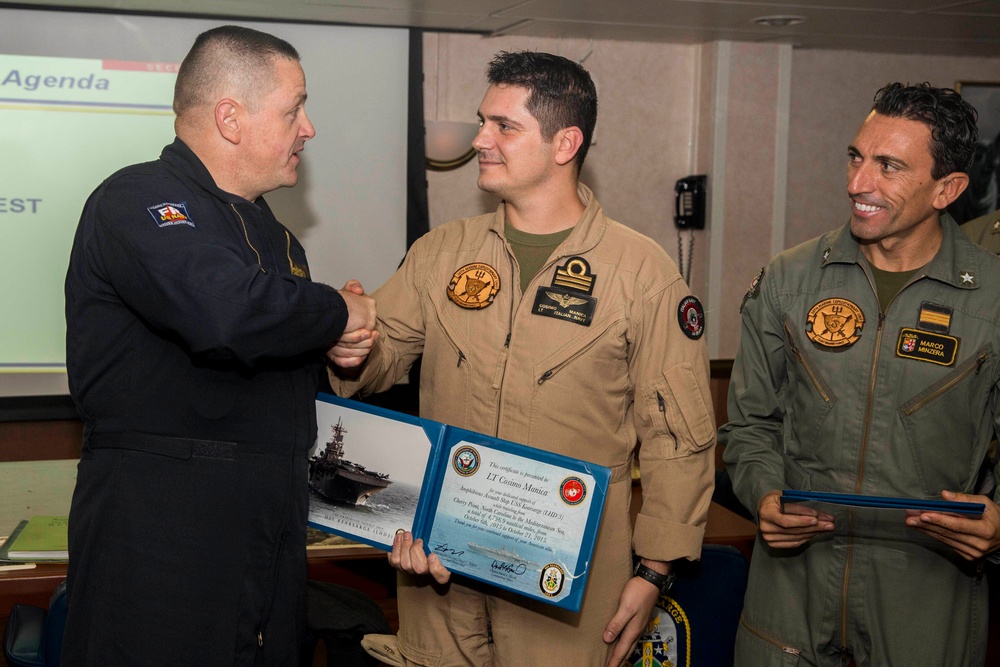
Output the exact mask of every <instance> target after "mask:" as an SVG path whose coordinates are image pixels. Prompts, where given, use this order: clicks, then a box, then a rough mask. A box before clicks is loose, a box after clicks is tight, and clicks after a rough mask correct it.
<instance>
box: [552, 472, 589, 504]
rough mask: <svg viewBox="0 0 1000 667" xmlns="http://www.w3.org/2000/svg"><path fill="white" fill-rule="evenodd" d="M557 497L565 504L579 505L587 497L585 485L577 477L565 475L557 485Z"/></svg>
mask: <svg viewBox="0 0 1000 667" xmlns="http://www.w3.org/2000/svg"><path fill="white" fill-rule="evenodd" d="M559 497H560V498H562V501H563V502H564V503H566V504H567V505H579V504H580V503H582V502H583V499H584V498H586V497H587V485H586V484H584V483H583V480H582V479H580V478H579V477H567V478H566V479H564V480H563V481H562V484H560V485H559Z"/></svg>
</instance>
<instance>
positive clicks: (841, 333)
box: [806, 298, 865, 347]
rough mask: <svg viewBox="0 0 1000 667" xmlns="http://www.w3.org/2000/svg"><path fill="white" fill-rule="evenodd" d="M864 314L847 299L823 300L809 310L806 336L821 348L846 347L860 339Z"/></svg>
mask: <svg viewBox="0 0 1000 667" xmlns="http://www.w3.org/2000/svg"><path fill="white" fill-rule="evenodd" d="M864 325H865V314H864V313H862V312H861V309H860V308H858V306H857V305H856V304H855V303H853V302H851V301H848V300H847V299H840V298H833V299H823V300H822V301H820V302H819V303H817V304H816V305H815V306H813V307H812V308H810V309H809V314H808V315H807V316H806V335H807V336H808V337H809V340H811V341H812V342H814V343H816V344H818V345H822V346H823V347H847V346H849V345H854V343H856V342H857V341H858V339H859V338H861V330H862V329H863V328H864Z"/></svg>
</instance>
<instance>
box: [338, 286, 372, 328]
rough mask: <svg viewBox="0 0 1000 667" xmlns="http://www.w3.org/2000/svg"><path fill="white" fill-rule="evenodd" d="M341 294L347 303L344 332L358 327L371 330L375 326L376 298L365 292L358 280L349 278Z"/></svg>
mask: <svg viewBox="0 0 1000 667" xmlns="http://www.w3.org/2000/svg"><path fill="white" fill-rule="evenodd" d="M340 296H342V297H343V298H344V302H345V303H346V304H347V313H348V316H347V326H346V327H345V328H344V333H351V332H352V331H357V330H358V329H367V330H369V331H371V330H373V329H374V328H375V299H373V298H371V297H370V296H368V295H367V294H365V288H364V287H362V286H361V283H360V282H359V281H357V280H348V281H347V284H346V285H344V289H342V290H340Z"/></svg>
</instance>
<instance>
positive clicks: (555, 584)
mask: <svg viewBox="0 0 1000 667" xmlns="http://www.w3.org/2000/svg"><path fill="white" fill-rule="evenodd" d="M564 583H566V570H564V569H562V566H560V565H557V564H556V563H549V564H548V565H546V566H545V567H543V568H542V574H541V576H539V577H538V590H540V591H541V592H542V594H543V595H545V596H546V597H550V598H554V597H556V596H557V595H559V594H560V593H562V589H563V584H564Z"/></svg>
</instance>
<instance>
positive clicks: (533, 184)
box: [472, 84, 556, 201]
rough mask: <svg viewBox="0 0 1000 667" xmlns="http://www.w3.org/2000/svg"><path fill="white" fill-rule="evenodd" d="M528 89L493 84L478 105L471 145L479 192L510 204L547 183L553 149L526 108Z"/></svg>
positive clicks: (552, 169)
mask: <svg viewBox="0 0 1000 667" xmlns="http://www.w3.org/2000/svg"><path fill="white" fill-rule="evenodd" d="M529 94H530V93H529V91H528V89H527V88H524V87H521V86H514V85H507V84H494V85H491V86H490V87H489V88H488V89H487V90H486V95H485V97H483V102H482V104H480V105H479V120H480V123H481V125H482V127H481V128H480V130H479V134H477V135H476V138H475V139H474V140H473V141H472V147H473V148H475V149H476V153H477V154H478V156H479V181H478V185H479V188H480V189H481V190H483V191H485V192H489V193H492V194H494V195H496V196H497V197H500V198H501V199H504V200H507V201H512V200H516V199H517V198H518V197H520V196H524V195H529V196H530V195H531V194H533V193H534V192H536V191H537V190H538V189H540V188H542V187H544V186H545V185H546V183H548V182H549V181H550V179H551V178H552V176H553V174H554V173H555V169H556V162H555V160H554V156H555V151H556V147H555V145H554V144H553V142H552V141H551V139H549V140H546V139H545V138H544V137H543V136H542V132H541V128H540V127H539V125H538V121H537V120H536V119H535V117H534V116H532V115H531V113H530V112H529V111H528V110H527V108H525V106H524V103H525V102H526V101H527V99H528V96H529Z"/></svg>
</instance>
